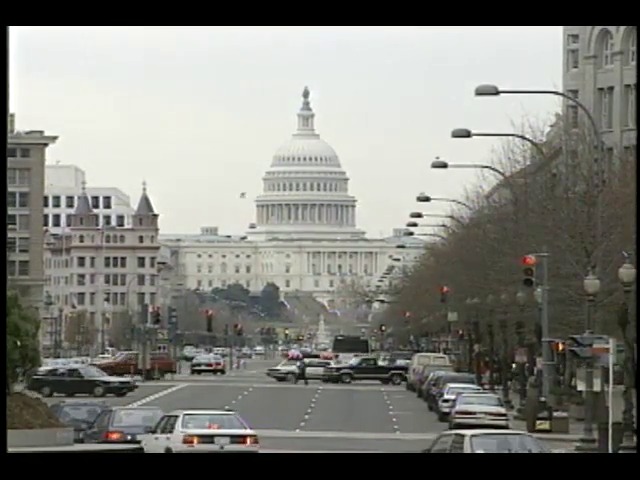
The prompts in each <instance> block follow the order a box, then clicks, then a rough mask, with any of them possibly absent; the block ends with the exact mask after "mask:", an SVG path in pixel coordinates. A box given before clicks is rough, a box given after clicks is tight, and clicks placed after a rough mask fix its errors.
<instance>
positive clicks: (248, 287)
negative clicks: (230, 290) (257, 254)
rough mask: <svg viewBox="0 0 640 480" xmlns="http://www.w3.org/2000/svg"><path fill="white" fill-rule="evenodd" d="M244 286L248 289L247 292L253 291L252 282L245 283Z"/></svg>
mask: <svg viewBox="0 0 640 480" xmlns="http://www.w3.org/2000/svg"><path fill="white" fill-rule="evenodd" d="M244 286H245V287H247V290H249V289H251V280H247V281H246V282H244Z"/></svg>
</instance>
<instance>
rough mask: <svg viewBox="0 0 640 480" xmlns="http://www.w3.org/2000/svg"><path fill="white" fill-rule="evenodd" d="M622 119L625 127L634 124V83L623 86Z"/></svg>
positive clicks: (633, 125)
mask: <svg viewBox="0 0 640 480" xmlns="http://www.w3.org/2000/svg"><path fill="white" fill-rule="evenodd" d="M623 102H624V103H623V105H622V108H623V112H624V114H623V115H624V116H623V121H624V126H625V127H635V126H636V84H635V83H634V84H633V85H625V86H624V99H623Z"/></svg>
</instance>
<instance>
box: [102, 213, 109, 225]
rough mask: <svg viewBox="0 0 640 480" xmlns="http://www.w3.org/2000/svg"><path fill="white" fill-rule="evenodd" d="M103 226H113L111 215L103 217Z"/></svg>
mask: <svg viewBox="0 0 640 480" xmlns="http://www.w3.org/2000/svg"><path fill="white" fill-rule="evenodd" d="M102 225H103V226H105V227H110V226H111V215H103V216H102Z"/></svg>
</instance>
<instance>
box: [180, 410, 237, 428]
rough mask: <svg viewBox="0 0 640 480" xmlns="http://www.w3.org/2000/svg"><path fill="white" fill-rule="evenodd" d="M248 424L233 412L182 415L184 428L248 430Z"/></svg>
mask: <svg viewBox="0 0 640 480" xmlns="http://www.w3.org/2000/svg"><path fill="white" fill-rule="evenodd" d="M247 428H248V427H247V425H246V424H245V423H244V422H243V421H242V420H241V419H240V417H238V416H237V415H233V414H220V413H188V414H185V415H184V416H183V417H182V429H183V430H246V429H247Z"/></svg>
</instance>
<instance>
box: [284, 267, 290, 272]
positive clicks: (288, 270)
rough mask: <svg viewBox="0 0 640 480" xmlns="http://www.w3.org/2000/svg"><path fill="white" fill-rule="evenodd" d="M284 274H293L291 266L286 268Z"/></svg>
mask: <svg viewBox="0 0 640 480" xmlns="http://www.w3.org/2000/svg"><path fill="white" fill-rule="evenodd" d="M284 273H291V265H285V266H284Z"/></svg>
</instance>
